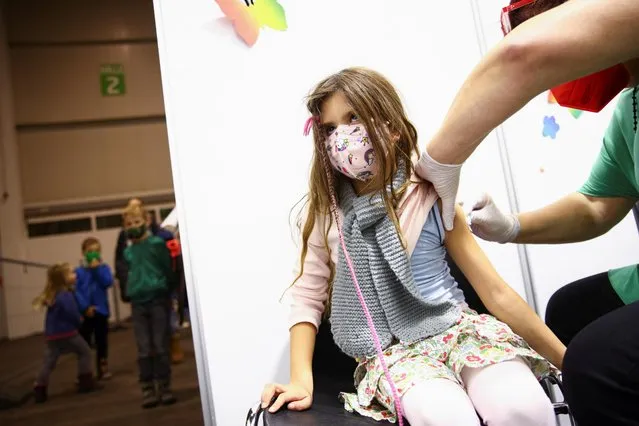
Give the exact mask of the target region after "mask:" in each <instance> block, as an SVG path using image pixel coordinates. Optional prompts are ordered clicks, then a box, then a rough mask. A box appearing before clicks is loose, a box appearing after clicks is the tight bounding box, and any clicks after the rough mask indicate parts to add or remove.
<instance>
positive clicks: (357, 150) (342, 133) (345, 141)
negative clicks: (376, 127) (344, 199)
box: [325, 124, 379, 181]
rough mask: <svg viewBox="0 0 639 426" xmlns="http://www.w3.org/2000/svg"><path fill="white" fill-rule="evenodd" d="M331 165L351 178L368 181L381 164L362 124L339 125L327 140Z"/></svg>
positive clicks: (327, 150)
mask: <svg viewBox="0 0 639 426" xmlns="http://www.w3.org/2000/svg"><path fill="white" fill-rule="evenodd" d="M325 145H326V152H327V154H328V158H329V160H330V162H331V165H332V166H333V167H334V168H335V169H336V170H337V171H339V172H341V173H343V174H344V175H346V176H347V177H349V178H351V179H358V180H361V181H368V180H370V179H372V178H373V176H375V174H377V171H378V170H379V164H378V163H377V159H376V158H375V150H373V144H372V143H371V141H370V139H369V137H368V132H366V129H365V128H364V126H362V125H361V124H350V125H344V124H342V125H339V126H337V128H336V129H335V130H334V131H333V133H331V134H330V135H329V136H328V137H327V138H326V141H325Z"/></svg>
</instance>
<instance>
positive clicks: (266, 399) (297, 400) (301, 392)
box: [262, 383, 313, 413]
mask: <svg viewBox="0 0 639 426" xmlns="http://www.w3.org/2000/svg"><path fill="white" fill-rule="evenodd" d="M276 397H277V398H276ZM273 399H275V402H272V401H273ZM271 402H272V403H271ZM286 403H288V406H287V408H288V409H289V410H294V411H303V410H308V409H309V408H310V407H311V404H312V403H313V395H312V391H309V390H307V389H305V388H304V387H303V386H300V385H298V384H295V383H289V384H288V385H281V384H279V383H271V384H268V385H266V386H265V387H264V390H263V391H262V408H264V409H265V408H266V407H268V406H269V404H270V405H271V407H270V408H269V409H268V411H269V412H270V413H275V412H276V411H277V410H279V409H280V408H282V406H283V405H284V404H286Z"/></svg>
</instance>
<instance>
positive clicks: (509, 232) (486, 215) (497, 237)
mask: <svg viewBox="0 0 639 426" xmlns="http://www.w3.org/2000/svg"><path fill="white" fill-rule="evenodd" d="M468 219H469V222H470V223H469V225H470V229H471V230H472V231H473V234H475V235H477V236H478V237H479V238H481V239H483V240H487V241H496V242H498V243H509V242H512V241H513V240H514V239H515V238H517V235H518V234H519V219H517V216H515V215H514V214H510V213H509V214H504V213H503V212H502V211H501V210H499V208H498V207H497V205H496V204H495V202H494V201H493V199H492V197H491V196H490V195H488V194H483V195H482V196H481V197H480V198H479V199H478V200H477V201H475V204H474V205H473V207H472V210H471V212H470V213H469V214H468Z"/></svg>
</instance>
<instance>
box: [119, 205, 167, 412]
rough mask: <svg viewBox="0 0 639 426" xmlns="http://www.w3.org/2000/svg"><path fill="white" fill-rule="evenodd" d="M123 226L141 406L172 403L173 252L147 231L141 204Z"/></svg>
mask: <svg viewBox="0 0 639 426" xmlns="http://www.w3.org/2000/svg"><path fill="white" fill-rule="evenodd" d="M124 228H125V230H126V232H127V236H128V238H129V240H130V241H131V244H130V245H129V246H128V247H127V248H126V249H125V251H124V258H125V260H126V262H127V264H128V270H129V274H128V287H127V296H128V297H129V298H130V299H131V308H132V309H131V311H132V319H133V328H134V330H135V339H136V342H137V347H138V368H139V370H140V371H139V373H140V384H141V387H142V394H143V401H142V406H143V407H144V408H151V407H155V406H156V405H158V403H160V404H163V405H168V404H173V403H174V402H175V397H174V396H173V393H172V392H171V359H170V339H171V327H170V318H171V299H170V296H171V293H172V292H173V291H174V289H175V283H176V279H175V273H174V272H173V268H172V261H171V254H170V252H169V249H168V248H167V246H166V243H165V242H164V240H163V239H162V238H159V237H156V236H154V235H152V234H151V233H150V232H149V230H148V229H146V213H145V211H144V209H143V208H142V207H141V206H138V205H134V206H129V207H127V209H126V210H125V212H124ZM156 385H157V388H156Z"/></svg>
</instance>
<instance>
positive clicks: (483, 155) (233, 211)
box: [154, 0, 523, 425]
mask: <svg viewBox="0 0 639 426" xmlns="http://www.w3.org/2000/svg"><path fill="white" fill-rule="evenodd" d="M238 3H239V4H241V5H242V7H245V6H243V5H244V2H243V1H241V0H238ZM280 3H281V4H282V6H283V7H284V9H285V12H286V18H287V21H288V30H286V31H284V32H279V31H274V30H270V29H263V30H262V31H261V32H260V34H259V39H258V41H257V43H256V44H255V45H254V46H253V47H252V48H248V47H247V46H246V45H244V44H243V43H242V41H240V40H239V39H238V37H237V35H236V34H235V33H234V32H233V28H232V26H231V25H230V24H229V22H228V21H226V20H225V19H224V18H223V15H222V12H221V11H220V9H219V7H218V6H217V4H216V3H215V2H214V1H210V0H194V1H192V2H189V3H188V7H187V6H186V5H185V4H184V3H178V2H174V1H168V0H156V1H155V3H154V5H155V12H156V25H157V31H158V46H159V49H160V63H161V67H162V80H163V87H164V97H165V102H166V104H165V107H166V111H167V124H168V133H169V141H170V148H171V160H172V167H173V178H174V183H175V190H176V199H177V203H178V205H179V206H180V209H179V221H180V230H181V234H182V239H183V241H185V242H186V244H185V252H186V259H187V265H186V268H187V273H189V274H190V275H191V277H192V279H191V280H190V282H189V283H188V285H189V297H190V299H191V303H190V306H191V307H192V309H196V310H197V313H196V315H197V317H198V318H197V319H196V322H197V324H195V327H196V329H195V331H196V333H195V334H196V335H197V334H199V336H200V339H201V341H200V343H201V348H200V350H201V352H200V353H198V355H199V356H200V358H199V371H200V377H201V379H203V382H202V383H201V386H202V390H203V398H204V399H206V396H207V395H210V396H211V398H210V399H209V400H208V401H206V400H205V401H204V404H205V417H208V418H211V417H212V416H213V406H214V407H215V417H216V420H217V424H219V425H230V424H239V422H241V419H242V418H243V416H244V415H245V414H246V410H247V409H248V407H249V405H251V404H252V403H254V402H255V401H256V400H257V398H258V397H259V393H260V390H261V388H262V386H263V385H264V383H266V382H269V381H272V380H277V381H284V382H286V381H287V380H288V354H287V352H288V348H287V341H288V330H287V326H286V321H285V316H286V307H285V306H282V305H280V304H279V303H278V299H279V296H280V295H281V293H282V291H283V290H284V289H285V288H286V287H287V286H288V285H289V284H290V283H291V279H292V272H291V265H292V264H293V263H294V262H295V260H296V258H297V256H298V253H297V248H296V246H295V244H294V243H293V241H292V240H291V228H290V226H289V212H290V209H291V207H292V206H293V204H294V203H295V202H296V201H297V200H299V198H300V197H301V196H302V195H303V194H304V191H305V190H306V188H307V177H308V171H309V165H310V155H311V149H312V147H311V144H312V142H311V140H310V139H309V138H304V137H302V135H301V132H302V127H303V123H304V121H305V119H306V118H307V117H308V114H307V112H306V111H305V110H304V106H303V98H304V96H305V95H306V94H307V93H308V91H309V90H310V89H311V87H312V86H313V85H314V84H315V83H317V82H318V81H319V80H320V79H321V78H323V77H325V76H326V75H328V74H330V73H333V72H336V71H338V70H340V69H341V68H344V67H348V66H355V65H362V66H367V67H371V68H374V69H376V70H378V71H381V72H382V73H384V74H386V75H387V76H388V77H389V78H390V79H391V81H392V82H393V83H394V84H395V85H396V86H397V88H398V89H399V90H400V91H401V93H402V95H403V98H404V100H405V104H406V106H407V108H408V112H409V115H410V117H411V119H412V120H413V121H414V123H415V124H416V126H417V128H418V131H419V132H420V136H421V141H422V145H423V144H424V142H425V141H427V140H428V138H429V136H430V135H432V133H433V132H434V131H435V130H436V126H437V125H438V124H439V123H440V122H441V120H442V119H443V117H444V114H445V113H446V111H447V109H448V106H449V104H450V101H451V100H452V97H453V96H454V94H455V92H456V90H457V88H458V87H459V85H460V84H461V82H462V81H463V79H464V77H465V76H466V75H467V74H468V72H469V71H470V69H471V68H472V66H473V65H474V64H475V63H476V62H477V61H478V59H479V57H480V53H479V48H478V43H477V37H476V33H475V23H474V19H473V13H472V8H471V4H470V2H468V1H462V2H456V3H455V4H454V5H453V4H451V3H431V2H428V3H427V2H417V1H411V2H389V1H387V0H357V1H356V0H351V1H348V2H345V1H339V0H322V1H319V0H313V1H311V0H308V1H304V2H299V1H292V0H281V1H280ZM451 22H454V28H453V27H451ZM451 32H454V34H455V37H447V35H449V34H451ZM488 187H490V188H492V189H493V193H495V195H496V197H497V198H498V199H499V200H500V201H503V202H506V192H505V186H504V183H503V177H502V175H501V166H500V164H499V155H498V152H497V147H496V143H495V140H494V139H491V140H490V141H488V142H487V143H486V144H485V145H484V146H483V147H482V148H481V149H480V150H479V151H478V153H477V155H476V156H475V157H474V158H473V159H472V160H471V161H470V162H469V163H468V165H467V167H465V169H464V184H463V188H462V196H463V197H469V198H470V197H471V196H472V195H473V194H476V193H478V192H479V191H481V190H482V189H484V188H488ZM485 246H486V247H487V248H488V249H489V254H490V255H491V258H492V259H493V260H494V261H495V263H496V264H497V267H498V269H499V270H500V271H501V272H502V273H503V274H504V275H505V276H506V277H507V278H508V279H509V280H510V281H511V283H512V284H513V286H514V287H515V288H517V289H518V291H520V293H523V289H522V284H521V274H520V272H519V265H518V260H517V254H516V252H515V249H514V248H513V247H508V246H497V245H490V246H489V245H485ZM192 312H193V310H192Z"/></svg>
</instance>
